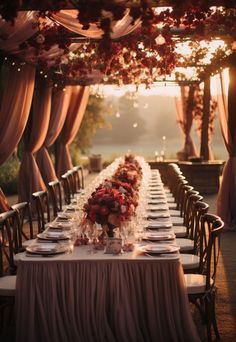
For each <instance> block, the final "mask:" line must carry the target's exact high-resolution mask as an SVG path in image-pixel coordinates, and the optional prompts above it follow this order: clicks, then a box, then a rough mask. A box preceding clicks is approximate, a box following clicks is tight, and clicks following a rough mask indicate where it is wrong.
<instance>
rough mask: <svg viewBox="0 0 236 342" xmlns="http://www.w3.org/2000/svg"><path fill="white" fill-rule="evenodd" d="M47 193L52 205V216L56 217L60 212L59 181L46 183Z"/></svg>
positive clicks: (60, 195) (60, 190) (60, 193)
mask: <svg viewBox="0 0 236 342" xmlns="http://www.w3.org/2000/svg"><path fill="white" fill-rule="evenodd" d="M48 191H49V195H50V200H51V203H52V209H53V216H54V217H56V216H57V213H58V211H62V189H61V183H60V181H59V180H55V181H52V182H49V183H48Z"/></svg>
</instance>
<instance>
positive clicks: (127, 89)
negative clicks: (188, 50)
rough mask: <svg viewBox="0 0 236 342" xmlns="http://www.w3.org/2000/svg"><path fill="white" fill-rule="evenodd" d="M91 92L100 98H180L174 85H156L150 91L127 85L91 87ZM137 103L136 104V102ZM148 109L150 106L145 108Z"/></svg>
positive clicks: (177, 87) (164, 83) (142, 86)
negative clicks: (125, 96)
mask: <svg viewBox="0 0 236 342" xmlns="http://www.w3.org/2000/svg"><path fill="white" fill-rule="evenodd" d="M90 91H91V93H92V94H94V95H96V96H98V97H107V96H115V97H121V96H123V95H125V94H126V93H137V95H142V96H153V95H160V96H170V97H175V96H179V86H178V85H177V84H174V83H168V82H163V83H154V84H153V85H152V87H151V88H150V89H146V87H145V86H144V85H140V86H139V88H138V90H136V87H135V86H134V85H126V86H122V88H120V87H118V86H113V85H96V86H91V87H90ZM134 103H136V102H134ZM145 107H146V108H147V107H148V105H146V106H145Z"/></svg>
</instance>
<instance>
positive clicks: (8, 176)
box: [0, 156, 20, 195]
mask: <svg viewBox="0 0 236 342" xmlns="http://www.w3.org/2000/svg"><path fill="white" fill-rule="evenodd" d="M19 169H20V161H19V159H18V158H17V157H16V156H12V157H11V158H10V159H8V160H7V161H6V162H5V163H4V164H3V165H1V166H0V186H1V188H2V190H3V192H4V193H5V194H6V195H13V194H16V193H17V184H18V174H19Z"/></svg>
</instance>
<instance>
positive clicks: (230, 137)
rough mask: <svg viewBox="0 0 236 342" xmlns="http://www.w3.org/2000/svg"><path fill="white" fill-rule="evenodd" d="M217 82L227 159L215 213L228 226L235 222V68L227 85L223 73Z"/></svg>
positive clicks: (230, 72)
mask: <svg viewBox="0 0 236 342" xmlns="http://www.w3.org/2000/svg"><path fill="white" fill-rule="evenodd" d="M218 82H219V87H218V88H220V89H219V90H220V92H219V95H218V108H219V118H220V125H221V131H222V135H223V138H224V142H225V147H226V149H227V151H228V153H229V159H228V160H227V162H226V164H225V167H224V170H223V176H222V182H221V186H220V190H219V193H218V198H217V213H218V215H220V216H221V218H222V219H223V220H224V222H225V227H226V228H227V227H228V228H230V227H232V226H233V225H234V226H235V224H236V109H235V108H236V96H235V95H236V94H235V89H236V69H235V68H230V69H229V85H228V87H227V84H226V82H225V74H223V73H221V74H220V78H219V79H218Z"/></svg>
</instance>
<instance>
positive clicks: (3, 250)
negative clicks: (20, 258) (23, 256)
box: [0, 210, 22, 277]
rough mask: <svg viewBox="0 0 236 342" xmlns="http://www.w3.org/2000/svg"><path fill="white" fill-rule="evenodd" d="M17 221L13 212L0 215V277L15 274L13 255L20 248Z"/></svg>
mask: <svg viewBox="0 0 236 342" xmlns="http://www.w3.org/2000/svg"><path fill="white" fill-rule="evenodd" d="M21 247H22V246H21V234H20V233H19V221H18V217H17V214H16V212H15V211H14V210H9V211H6V212H4V213H1V214H0V277H3V276H4V275H6V274H16V265H15V263H14V254H15V253H18V252H19V251H21V250H20V248H21Z"/></svg>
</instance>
